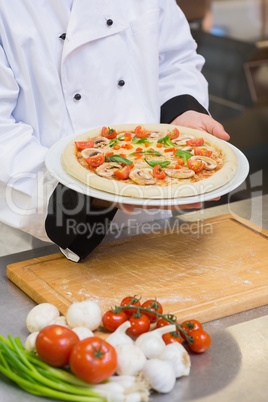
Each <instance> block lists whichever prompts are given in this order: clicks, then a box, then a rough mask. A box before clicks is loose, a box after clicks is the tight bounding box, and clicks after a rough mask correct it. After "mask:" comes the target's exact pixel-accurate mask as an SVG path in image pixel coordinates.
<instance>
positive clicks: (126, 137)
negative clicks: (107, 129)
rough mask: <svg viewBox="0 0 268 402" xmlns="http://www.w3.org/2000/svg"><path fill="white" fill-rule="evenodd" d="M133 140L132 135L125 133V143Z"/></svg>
mask: <svg viewBox="0 0 268 402" xmlns="http://www.w3.org/2000/svg"><path fill="white" fill-rule="evenodd" d="M131 139H132V135H131V133H125V136H124V141H131Z"/></svg>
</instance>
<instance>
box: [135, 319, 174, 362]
mask: <svg viewBox="0 0 268 402" xmlns="http://www.w3.org/2000/svg"><path fill="white" fill-rule="evenodd" d="M173 331H176V326H175V325H166V326H165V327H161V328H157V329H155V330H153V331H150V332H146V333H145V334H142V335H140V336H139V337H138V339H137V340H136V342H135V344H136V345H137V346H138V347H139V348H140V349H141V350H142V351H143V353H144V354H145V356H146V357H147V359H153V358H155V357H157V356H158V355H159V353H161V352H162V350H163V349H164V348H165V347H166V344H165V342H164V341H163V339H162V335H164V334H167V333H168V332H173Z"/></svg>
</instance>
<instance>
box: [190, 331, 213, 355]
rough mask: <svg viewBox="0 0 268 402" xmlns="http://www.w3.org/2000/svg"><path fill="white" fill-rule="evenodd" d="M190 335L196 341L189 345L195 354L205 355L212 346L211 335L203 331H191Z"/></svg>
mask: <svg viewBox="0 0 268 402" xmlns="http://www.w3.org/2000/svg"><path fill="white" fill-rule="evenodd" d="M188 335H189V336H192V337H193V339H194V341H193V343H189V346H190V348H191V350H192V351H193V352H196V353H204V352H205V351H206V350H208V348H209V347H210V345H211V338H210V335H209V334H208V333H207V332H206V331H204V330H203V329H196V330H192V331H189V334H188Z"/></svg>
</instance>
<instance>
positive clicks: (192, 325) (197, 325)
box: [182, 320, 203, 331]
mask: <svg viewBox="0 0 268 402" xmlns="http://www.w3.org/2000/svg"><path fill="white" fill-rule="evenodd" d="M182 324H186V325H187V327H188V328H189V330H190V331H192V330H197V329H203V326H202V324H201V322H200V321H198V320H186V321H183V323H182Z"/></svg>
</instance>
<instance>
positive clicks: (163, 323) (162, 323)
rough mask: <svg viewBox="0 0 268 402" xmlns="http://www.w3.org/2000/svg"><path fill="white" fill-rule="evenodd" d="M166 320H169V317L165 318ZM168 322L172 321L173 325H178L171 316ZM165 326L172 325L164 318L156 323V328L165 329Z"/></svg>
mask: <svg viewBox="0 0 268 402" xmlns="http://www.w3.org/2000/svg"><path fill="white" fill-rule="evenodd" d="M173 317H174V316H173ZM167 318H169V316H167ZM170 320H171V321H172V323H173V324H178V323H177V321H176V318H172V316H170ZM166 325H172V324H171V322H169V321H167V320H166V319H165V318H160V319H159V320H158V321H157V324H156V328H161V327H165V326H166Z"/></svg>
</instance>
